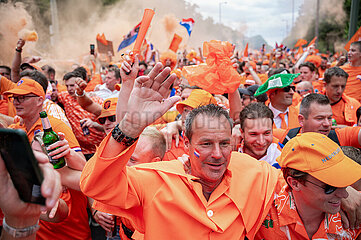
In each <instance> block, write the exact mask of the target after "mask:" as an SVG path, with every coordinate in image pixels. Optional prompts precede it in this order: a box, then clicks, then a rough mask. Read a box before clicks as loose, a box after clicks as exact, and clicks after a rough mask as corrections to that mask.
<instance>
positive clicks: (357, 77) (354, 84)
mask: <svg viewBox="0 0 361 240" xmlns="http://www.w3.org/2000/svg"><path fill="white" fill-rule="evenodd" d="M341 68H342V69H343V70H345V72H347V73H348V75H349V77H348V79H347V83H346V88H345V94H346V95H347V96H349V97H353V98H355V99H356V100H357V101H359V102H361V91H360V89H361V66H359V67H351V66H350V65H349V64H345V65H343V66H341Z"/></svg>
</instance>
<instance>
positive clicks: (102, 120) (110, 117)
mask: <svg viewBox="0 0 361 240" xmlns="http://www.w3.org/2000/svg"><path fill="white" fill-rule="evenodd" d="M107 118H108V120H109V121H111V122H115V118H116V117H115V115H112V116H108V117H102V118H99V119H98V121H99V123H100V124H104V123H105V121H106V120H107Z"/></svg>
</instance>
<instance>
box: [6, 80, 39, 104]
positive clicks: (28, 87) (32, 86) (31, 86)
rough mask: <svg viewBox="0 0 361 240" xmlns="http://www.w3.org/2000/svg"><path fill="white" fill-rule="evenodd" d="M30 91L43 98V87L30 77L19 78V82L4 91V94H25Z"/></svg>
mask: <svg viewBox="0 0 361 240" xmlns="http://www.w3.org/2000/svg"><path fill="white" fill-rule="evenodd" d="M30 93H33V94H35V95H37V96H40V97H43V98H44V99H45V92H44V89H43V87H42V86H41V85H40V83H38V82H36V81H35V80H33V79H30V78H22V79H20V80H19V82H18V83H17V84H16V86H15V87H14V88H13V89H11V90H9V91H6V92H4V95H9V94H17V95H26V94H30Z"/></svg>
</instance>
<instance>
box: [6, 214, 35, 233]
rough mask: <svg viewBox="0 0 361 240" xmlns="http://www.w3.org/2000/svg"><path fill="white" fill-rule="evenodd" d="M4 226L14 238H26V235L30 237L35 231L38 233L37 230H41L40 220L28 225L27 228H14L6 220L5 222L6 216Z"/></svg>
mask: <svg viewBox="0 0 361 240" xmlns="http://www.w3.org/2000/svg"><path fill="white" fill-rule="evenodd" d="M3 228H4V230H5V231H6V232H7V233H8V234H10V235H11V236H12V237H13V238H24V237H28V236H31V235H33V234H34V233H36V231H38V230H39V228H40V226H39V221H38V223H37V224H35V225H33V226H30V227H26V228H13V227H10V226H9V225H8V224H7V223H6V222H5V218H4V219H3Z"/></svg>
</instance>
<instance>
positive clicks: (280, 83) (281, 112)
mask: <svg viewBox="0 0 361 240" xmlns="http://www.w3.org/2000/svg"><path fill="white" fill-rule="evenodd" d="M298 76H299V74H289V73H288V74H286V73H279V74H275V75H273V76H271V77H270V78H269V79H268V80H267V81H266V82H265V83H264V84H262V85H261V86H260V87H259V88H258V89H257V91H256V93H255V94H254V96H255V97H257V96H259V95H261V94H264V93H267V95H268V97H269V99H270V104H269V105H268V107H269V108H270V109H271V110H272V112H273V114H274V119H273V120H274V125H273V128H282V129H288V128H294V127H298V126H299V123H298V119H297V116H298V109H297V108H296V107H294V106H292V98H293V94H294V93H295V86H293V85H292V83H293V79H295V78H296V77H298Z"/></svg>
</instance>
